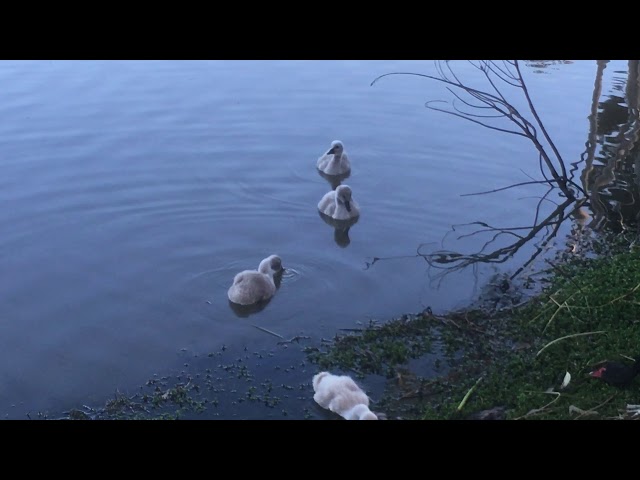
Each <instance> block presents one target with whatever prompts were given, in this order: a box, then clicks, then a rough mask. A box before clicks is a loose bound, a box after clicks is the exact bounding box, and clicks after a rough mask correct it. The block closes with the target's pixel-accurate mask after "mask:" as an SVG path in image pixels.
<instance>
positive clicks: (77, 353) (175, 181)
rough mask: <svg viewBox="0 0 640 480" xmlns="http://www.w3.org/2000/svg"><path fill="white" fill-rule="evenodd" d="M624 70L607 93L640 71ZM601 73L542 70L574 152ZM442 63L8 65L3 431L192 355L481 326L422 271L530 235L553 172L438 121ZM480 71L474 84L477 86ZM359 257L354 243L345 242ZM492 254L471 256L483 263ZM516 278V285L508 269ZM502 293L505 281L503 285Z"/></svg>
mask: <svg viewBox="0 0 640 480" xmlns="http://www.w3.org/2000/svg"><path fill="white" fill-rule="evenodd" d="M625 66H626V62H620V65H619V68H616V65H615V62H613V63H612V66H610V67H608V71H607V75H609V74H610V72H613V71H615V70H624V69H625ZM595 70H596V65H595V62H592V61H577V62H574V63H569V64H559V65H555V66H553V67H551V68H545V69H544V70H541V71H540V72H539V73H537V72H536V68H535V67H533V66H531V65H529V66H527V67H525V75H526V79H527V81H528V82H529V86H530V89H531V91H532V95H533V97H534V101H536V102H537V103H536V105H537V107H538V109H539V111H540V114H541V116H542V117H543V119H544V120H545V123H546V125H547V127H548V129H549V131H550V132H556V135H555V136H554V138H555V140H556V142H557V144H558V146H559V148H560V150H561V152H562V153H563V154H564V155H565V157H566V158H568V159H577V158H578V156H579V154H580V153H581V152H582V151H583V150H584V142H585V140H586V136H587V130H588V122H587V116H588V114H589V109H590V101H591V96H592V93H593V79H594V74H595ZM390 71H416V72H423V73H432V74H433V73H434V68H433V63H432V62H430V61H141V62H138V61H2V62H0V83H1V84H2V89H0V112H1V114H2V118H3V119H4V121H3V122H1V123H0V171H1V172H2V175H0V202H1V203H2V206H3V208H2V209H1V210H0V229H1V232H2V235H1V236H0V271H1V272H2V274H1V275H0V414H1V415H2V417H7V418H24V412H25V411H37V410H56V409H65V408H70V407H71V406H73V405H76V404H80V403H91V402H97V403H102V402H103V400H104V398H105V397H106V396H107V395H110V394H112V393H113V392H114V391H115V390H116V389H121V390H122V389H127V388H131V387H132V386H134V385H138V384H140V383H141V382H143V381H144V380H145V379H146V378H147V377H148V376H149V375H150V374H152V373H153V372H159V371H160V372H161V371H163V370H164V369H170V368H174V367H175V366H176V365H178V364H179V363H180V362H181V359H180V356H179V354H178V352H180V351H181V349H187V350H189V351H192V352H206V351H210V350H213V349H217V348H219V347H220V346H221V345H223V344H225V345H240V344H242V345H250V346H252V347H256V348H259V347H262V346H265V345H267V344H272V343H273V341H274V338H273V337H271V336H269V335H267V334H265V333H264V332H262V331H260V330H258V329H256V328H254V327H253V326H252V324H255V325H260V326H262V327H264V328H267V329H270V330H273V331H276V332H278V333H279V334H281V335H283V336H284V337H286V338H289V337H291V336H293V335H296V334H300V333H304V334H305V335H310V336H313V337H314V338H320V337H322V336H325V337H330V336H332V335H333V334H334V333H335V331H336V329H339V328H349V327H353V326H354V324H356V322H366V321H367V320H368V319H369V318H378V319H384V318H388V317H391V316H394V315H397V314H400V313H403V312H409V311H419V310H422V309H423V308H424V307H425V306H427V305H428V306H431V307H432V308H433V310H434V311H443V310H446V309H450V308H453V307H458V306H462V305H464V304H465V303H466V302H468V301H469V300H470V298H471V296H472V295H473V293H474V284H475V282H476V279H475V277H474V275H473V273H472V272H462V273H460V274H456V275H452V276H450V277H447V278H446V279H445V281H444V282H443V283H442V285H441V286H440V288H439V289H436V287H435V286H434V285H432V284H431V283H430V282H429V277H428V275H427V272H426V269H425V266H426V264H425V263H424V262H423V261H422V260H420V259H415V258H407V259H398V260H394V261H386V262H379V263H376V264H375V265H374V266H373V267H372V268H369V269H366V268H365V267H366V262H367V261H371V259H372V258H373V257H384V256H396V255H411V254H413V253H414V252H415V249H416V247H417V245H418V244H420V243H430V242H432V243H433V245H434V248H440V246H441V243H440V242H441V241H442V238H443V236H444V235H445V234H446V233H447V232H448V231H449V229H450V226H451V225H452V224H455V223H465V222H471V221H475V220H482V221H485V222H489V223H495V224H499V225H518V224H522V223H525V224H527V223H530V219H531V216H532V208H533V207H534V206H535V204H536V202H537V199H530V198H529V199H527V198H524V199H523V197H527V196H528V195H535V194H536V192H537V193H539V191H538V190H536V189H535V188H531V189H519V190H512V191H506V192H503V193H501V194H496V195H485V196H476V197H461V196H460V195H461V194H464V193H470V192H475V191H482V190H489V189H492V188H498V187H502V186H505V185H508V184H510V183H515V182H521V181H526V180H527V178H526V176H525V175H524V174H523V173H522V171H521V169H522V170H524V171H525V172H529V173H530V174H532V175H536V174H537V172H538V170H537V157H536V155H535V152H534V151H533V149H532V147H531V145H530V144H529V143H528V142H527V141H525V140H523V139H521V138H519V137H514V136H509V135H504V134H500V133H498V132H494V131H490V130H486V129H483V128H481V127H478V126H475V125H473V124H471V123H468V122H465V121H463V120H460V119H457V118H454V117H450V116H446V115H444V114H442V113H438V112H433V111H430V110H427V109H425V108H424V102H426V101H428V100H433V99H439V98H442V99H444V98H449V97H450V95H448V94H447V92H446V91H444V89H443V88H442V86H441V85H438V84H436V83H435V82H430V81H428V80H424V79H420V78H415V77H414V78H410V77H391V78H388V79H385V80H384V81H380V82H379V83H377V84H376V85H375V86H373V87H371V86H370V83H371V81H372V80H373V79H374V78H375V77H376V76H378V75H381V74H384V73H387V72H390ZM460 71H461V72H465V71H469V67H468V66H465V65H464V64H461V65H460ZM334 139H339V140H342V141H343V142H344V144H345V147H346V150H347V151H348V152H349V155H350V157H351V160H352V165H353V171H352V174H351V177H350V178H349V179H347V180H346V181H345V182H344V183H347V184H349V185H350V186H351V187H352V189H353V192H354V198H355V199H356V200H357V201H358V202H359V203H360V205H361V209H362V216H361V218H360V220H359V222H358V223H357V224H355V225H354V226H352V227H351V229H350V230H349V232H348V238H345V237H346V235H345V234H344V232H342V235H341V236H340V235H338V237H336V232H335V229H334V227H332V226H331V225H327V224H326V223H325V222H323V220H322V219H321V218H320V217H319V215H318V212H317V211H316V205H317V202H318V200H319V199H320V198H321V197H322V195H323V194H324V193H326V192H327V191H329V189H330V188H331V187H330V185H329V183H328V182H327V181H326V180H325V179H324V178H322V177H321V176H320V175H319V174H318V173H317V171H316V169H315V162H316V159H317V157H318V156H319V155H320V154H322V153H323V151H326V150H327V149H328V147H329V145H330V142H331V141H332V140H334ZM336 238H337V239H338V241H337V240H336ZM475 241H476V240H475V239H473V238H470V239H465V240H464V241H460V242H454V243H449V244H448V245H447V246H448V247H449V248H459V249H463V250H464V249H469V248H471V249H472V248H473V247H475V246H477V245H475V244H474V242H475ZM271 253H277V254H279V255H281V257H282V258H283V262H284V265H285V267H287V268H289V269H290V272H289V273H288V274H287V275H286V276H285V278H284V280H283V282H282V285H281V288H280V290H279V291H278V293H277V295H276V296H275V298H274V299H273V301H272V302H271V303H270V304H269V305H268V306H267V307H266V308H265V309H264V310H262V311H261V312H259V313H256V314H254V315H252V316H250V317H239V316H238V315H236V313H235V312H234V311H233V310H232V309H231V308H230V306H229V303H228V300H227V297H226V291H227V288H228V287H229V285H230V283H231V280H232V278H233V276H234V275H235V273H237V272H238V271H240V270H243V269H247V268H256V267H257V265H258V263H259V262H260V260H261V259H262V258H264V257H265V256H267V255H269V254H271ZM508 266H509V265H508V264H507V265H503V266H502V267H503V268H508ZM489 273H491V271H489V272H488V273H487V275H488V274H489Z"/></svg>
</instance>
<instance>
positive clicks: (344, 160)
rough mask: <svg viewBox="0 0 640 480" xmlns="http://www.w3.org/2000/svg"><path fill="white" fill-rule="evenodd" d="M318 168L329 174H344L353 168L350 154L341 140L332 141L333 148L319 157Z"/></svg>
mask: <svg viewBox="0 0 640 480" xmlns="http://www.w3.org/2000/svg"><path fill="white" fill-rule="evenodd" d="M317 167H318V170H320V171H321V172H323V173H326V174H327V175H342V174H344V173H347V172H348V171H350V170H351V163H350V162H349V156H348V155H347V152H345V150H344V145H342V142H341V141H340V140H334V141H333V142H331V148H330V149H329V151H328V152H327V153H325V154H324V155H322V156H321V157H320V158H319V159H318V163H317Z"/></svg>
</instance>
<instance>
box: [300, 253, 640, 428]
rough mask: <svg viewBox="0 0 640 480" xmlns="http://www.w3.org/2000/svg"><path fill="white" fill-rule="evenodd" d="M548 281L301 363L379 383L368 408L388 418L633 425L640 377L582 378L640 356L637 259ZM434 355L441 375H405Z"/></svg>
mask: <svg viewBox="0 0 640 480" xmlns="http://www.w3.org/2000/svg"><path fill="white" fill-rule="evenodd" d="M549 280H550V282H549V284H548V286H547V288H545V289H544V291H543V292H542V293H540V294H539V295H537V296H536V297H535V298H534V299H532V300H531V301H529V302H527V303H526V304H524V305H522V306H519V307H517V308H509V309H503V310H502V311H500V312H493V311H487V310H484V309H482V308H476V309H470V310H467V311H462V312H454V313H451V314H447V315H443V316H438V315H434V314H433V313H431V312H430V311H428V312H423V313H420V314H417V315H411V316H407V315H405V316H403V317H401V318H399V319H396V320H393V321H391V322H389V323H386V324H384V325H375V324H371V325H369V326H368V327H367V328H365V329H364V330H363V331H361V332H355V333H350V334H348V335H346V336H340V337H336V338H335V339H334V341H333V342H332V343H331V344H330V345H327V346H326V347H324V348H310V349H309V350H308V355H309V357H310V359H311V360H312V361H313V362H314V363H316V364H317V366H318V368H319V369H334V370H335V369H340V370H343V371H347V372H351V373H353V374H354V375H355V376H359V377H361V378H362V377H365V376H366V375H369V374H378V375H384V376H385V377H386V378H387V381H386V390H385V393H384V394H383V395H382V397H381V398H378V399H376V400H377V402H376V404H375V410H377V411H383V412H386V413H387V415H388V416H389V417H390V418H411V419H451V418H468V417H469V415H470V414H472V413H473V412H479V411H483V410H486V409H492V408H494V407H502V409H503V410H502V411H503V416H504V417H505V418H508V419H525V418H528V419H576V418H581V419H585V418H589V419H594V418H600V419H603V418H631V415H630V414H628V413H627V412H626V406H627V404H640V377H638V378H636V379H635V381H634V382H633V383H632V384H631V386H630V387H629V388H627V389H619V388H616V387H612V386H609V385H607V384H605V383H604V382H602V381H600V380H598V379H593V378H591V377H590V376H589V375H588V372H589V371H591V370H592V369H593V368H592V367H593V366H594V365H596V364H598V363H599V362H603V361H605V360H616V361H622V362H629V363H631V362H630V360H628V359H625V357H635V356H636V355H640V254H639V253H637V252H634V251H630V250H629V249H627V251H626V252H624V253H617V254H615V255H607V256H606V257H602V258H599V259H584V258H583V259H573V260H570V261H568V262H565V263H563V264H562V266H554V268H553V275H552V276H551V278H550V279H549ZM436 348H437V349H440V350H441V351H442V353H443V355H442V354H441V355H440V356H441V357H442V358H443V360H442V361H443V362H446V365H445V368H443V370H445V371H444V373H441V374H439V375H435V376H434V375H433V371H432V369H431V371H427V370H429V369H424V368H422V369H421V367H420V366H418V367H413V368H412V367H411V365H412V364H413V365H415V364H418V365H419V363H420V362H418V361H416V360H415V359H419V358H421V357H425V356H428V355H433V354H434V353H435V349H436ZM412 359H413V360H412ZM567 372H568V373H569V375H570V377H571V380H570V382H569V383H568V385H567V386H566V387H564V388H562V387H561V384H562V382H563V380H564V379H565V378H568V377H567V376H566V374H567ZM633 418H640V415H638V416H636V417H633Z"/></svg>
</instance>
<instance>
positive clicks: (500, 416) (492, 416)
mask: <svg viewBox="0 0 640 480" xmlns="http://www.w3.org/2000/svg"><path fill="white" fill-rule="evenodd" d="M506 418H507V417H506V408H504V407H494V408H490V409H489V410H482V411H481V412H475V413H472V414H471V415H469V416H468V417H467V420H505V419H506Z"/></svg>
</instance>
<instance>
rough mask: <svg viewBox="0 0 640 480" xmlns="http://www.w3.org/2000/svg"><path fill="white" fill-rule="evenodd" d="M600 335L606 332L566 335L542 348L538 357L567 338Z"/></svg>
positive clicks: (537, 354)
mask: <svg viewBox="0 0 640 480" xmlns="http://www.w3.org/2000/svg"><path fill="white" fill-rule="evenodd" d="M599 333H606V332H605V330H598V331H597V332H584V333H574V334H572V335H565V336H564V337H560V338H556V339H555V340H553V341H551V342H549V343H547V344H546V345H545V346H544V347H542V349H541V350H540V351H539V352H538V353H536V357H537V356H539V355H540V354H541V353H542V352H544V351H545V350H546V349H547V348H548V347H550V346H551V345H553V344H554V343H557V342H559V341H561V340H566V339H567V338H573V337H581V336H584V335H596V334H599Z"/></svg>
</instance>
